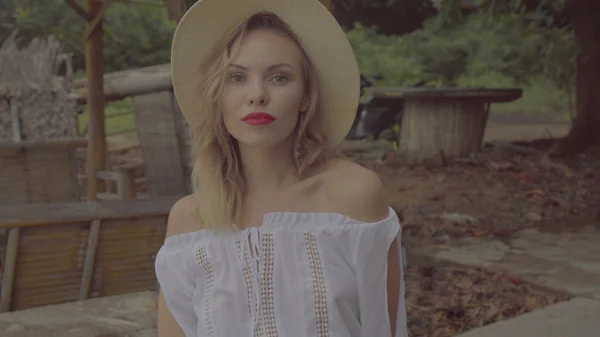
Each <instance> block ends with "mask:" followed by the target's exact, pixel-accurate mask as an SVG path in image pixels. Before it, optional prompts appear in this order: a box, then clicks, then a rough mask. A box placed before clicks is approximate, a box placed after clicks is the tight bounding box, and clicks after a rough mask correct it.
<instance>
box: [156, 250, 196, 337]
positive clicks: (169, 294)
mask: <svg viewBox="0 0 600 337" xmlns="http://www.w3.org/2000/svg"><path fill="white" fill-rule="evenodd" d="M168 243H169V242H167V244H165V245H164V246H162V247H161V249H160V250H159V251H158V253H157V255H156V261H155V271H156V278H157V279H158V283H159V285H160V289H161V291H162V293H163V296H164V299H165V303H166V305H167V307H168V308H169V311H171V314H172V315H173V318H175V321H176V322H177V324H179V327H180V328H181V330H182V331H183V333H184V334H185V336H195V335H196V329H197V325H198V319H197V317H196V314H195V312H194V307H193V304H192V297H193V295H194V291H195V288H196V286H195V282H194V278H195V276H194V272H193V268H191V265H190V262H189V261H190V258H189V257H190V255H191V254H192V252H191V251H190V250H191V249H190V248H184V247H181V246H176V245H169V244H168Z"/></svg>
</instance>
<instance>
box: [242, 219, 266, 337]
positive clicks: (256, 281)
mask: <svg viewBox="0 0 600 337" xmlns="http://www.w3.org/2000/svg"><path fill="white" fill-rule="evenodd" d="M241 239H242V240H241V241H242V252H243V254H242V256H244V255H245V252H246V249H248V250H249V252H250V268H251V270H252V303H251V305H250V320H251V321H252V326H253V329H252V330H253V331H252V333H254V329H255V328H256V326H257V324H258V310H259V306H260V288H259V285H260V278H261V275H260V273H261V270H260V258H261V256H260V255H261V236H260V232H259V230H258V228H254V227H253V228H249V229H248V230H247V231H242V237H241ZM240 263H242V268H245V259H243V261H240Z"/></svg>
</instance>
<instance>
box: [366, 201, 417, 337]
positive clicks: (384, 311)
mask: <svg viewBox="0 0 600 337" xmlns="http://www.w3.org/2000/svg"><path fill="white" fill-rule="evenodd" d="M391 212H393V211H391ZM400 234H401V227H400V223H399V220H398V217H397V216H396V215H395V213H394V214H393V215H391V216H390V217H388V219H386V220H383V221H381V222H378V223H370V224H365V225H364V226H361V227H360V228H359V230H358V234H357V237H356V240H357V241H356V244H355V249H354V265H355V268H356V273H357V286H358V302H359V303H358V304H359V312H360V320H361V328H362V333H361V336H390V331H391V328H390V319H389V313H388V297H387V289H388V288H387V269H388V259H387V257H388V252H389V249H390V247H391V244H392V242H393V241H394V239H395V238H397V239H398V240H397V243H398V254H399V255H400V256H399V259H398V261H399V262H400V266H399V268H400V271H401V276H400V280H401V281H400V284H399V285H398V287H399V295H398V313H397V316H396V333H395V337H408V332H407V324H406V304H405V300H404V293H405V290H404V271H403V270H402V256H401V254H402V253H401V252H402V249H401V247H400Z"/></svg>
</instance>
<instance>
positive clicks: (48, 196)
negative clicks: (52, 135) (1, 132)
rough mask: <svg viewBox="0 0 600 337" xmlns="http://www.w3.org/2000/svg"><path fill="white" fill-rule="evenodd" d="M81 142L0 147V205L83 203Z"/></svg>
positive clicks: (82, 145) (22, 143)
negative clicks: (80, 168) (80, 163)
mask: <svg viewBox="0 0 600 337" xmlns="http://www.w3.org/2000/svg"><path fill="white" fill-rule="evenodd" d="M86 146H87V140H86V139H81V138H73V139H63V140H61V139H56V140H47V141H43V142H40V141H26V142H20V143H6V144H0V205H18V204H23V203H51V202H69V201H77V200H81V188H80V184H79V183H78V181H77V174H78V172H79V170H78V164H79V163H78V161H77V158H76V150H77V149H78V148H85V147H86Z"/></svg>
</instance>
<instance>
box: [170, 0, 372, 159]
mask: <svg viewBox="0 0 600 337" xmlns="http://www.w3.org/2000/svg"><path fill="white" fill-rule="evenodd" d="M262 11H268V12H272V13H273V14H275V15H277V16H279V17H280V18H281V19H283V21H285V22H286V23H287V24H288V25H289V26H290V27H291V28H292V31H293V32H294V33H295V34H296V35H297V36H298V39H299V40H300V43H301V44H302V47H303V48H304V50H305V51H306V53H307V55H308V57H309V58H310V59H311V61H312V62H313V64H314V65H315V68H316V72H317V76H318V77H319V83H320V87H321V104H322V105H321V106H322V111H321V112H320V113H317V115H316V116H315V118H317V120H318V121H319V123H320V124H321V128H322V130H323V132H324V133H325V134H326V136H327V138H328V141H329V145H330V147H332V148H335V147H337V146H338V145H339V143H340V142H341V141H342V140H344V138H345V137H346V135H347V134H348V131H349V130H350V128H351V127H352V123H353V121H354V118H355V116H356V109H357V106H358V100H359V95H360V88H359V86H360V84H359V83H360V73H359V69H358V65H357V63H356V57H355V55H354V52H353V50H352V47H351V46H350V43H349V41H348V39H347V37H346V34H345V33H344V31H343V30H342V28H341V27H340V26H339V25H338V23H337V21H336V20H335V18H334V17H333V16H332V15H331V13H330V12H329V10H328V9H327V8H325V6H323V5H322V4H321V3H320V2H319V1H318V0H199V1H198V2H197V3H196V4H194V5H193V6H192V7H191V8H190V9H189V10H188V11H187V12H186V13H185V15H184V16H183V17H182V19H181V21H180V22H179V25H178V26H177V30H176V31H175V36H174V37H173V44H172V50H171V71H172V77H173V89H174V91H175V97H176V98H177V101H178V102H179V106H180V108H181V110H182V112H183V115H184V116H185V118H186V120H187V121H188V122H189V123H191V124H193V123H192V120H193V116H194V114H196V113H198V112H197V109H195V104H197V103H196V102H197V101H196V99H197V97H198V93H197V87H198V75H197V73H196V72H195V71H194V70H195V69H198V67H199V65H200V63H201V62H202V61H203V60H204V58H205V57H207V56H208V54H209V52H210V51H211V49H212V47H213V46H214V45H215V44H216V43H217V42H218V41H219V40H220V39H221V37H222V36H223V35H224V34H225V33H226V32H227V31H229V30H230V29H231V28H233V27H234V26H235V25H237V24H239V23H240V22H242V21H243V20H245V19H247V18H249V17H250V16H252V15H253V14H256V13H258V12H262Z"/></svg>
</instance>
